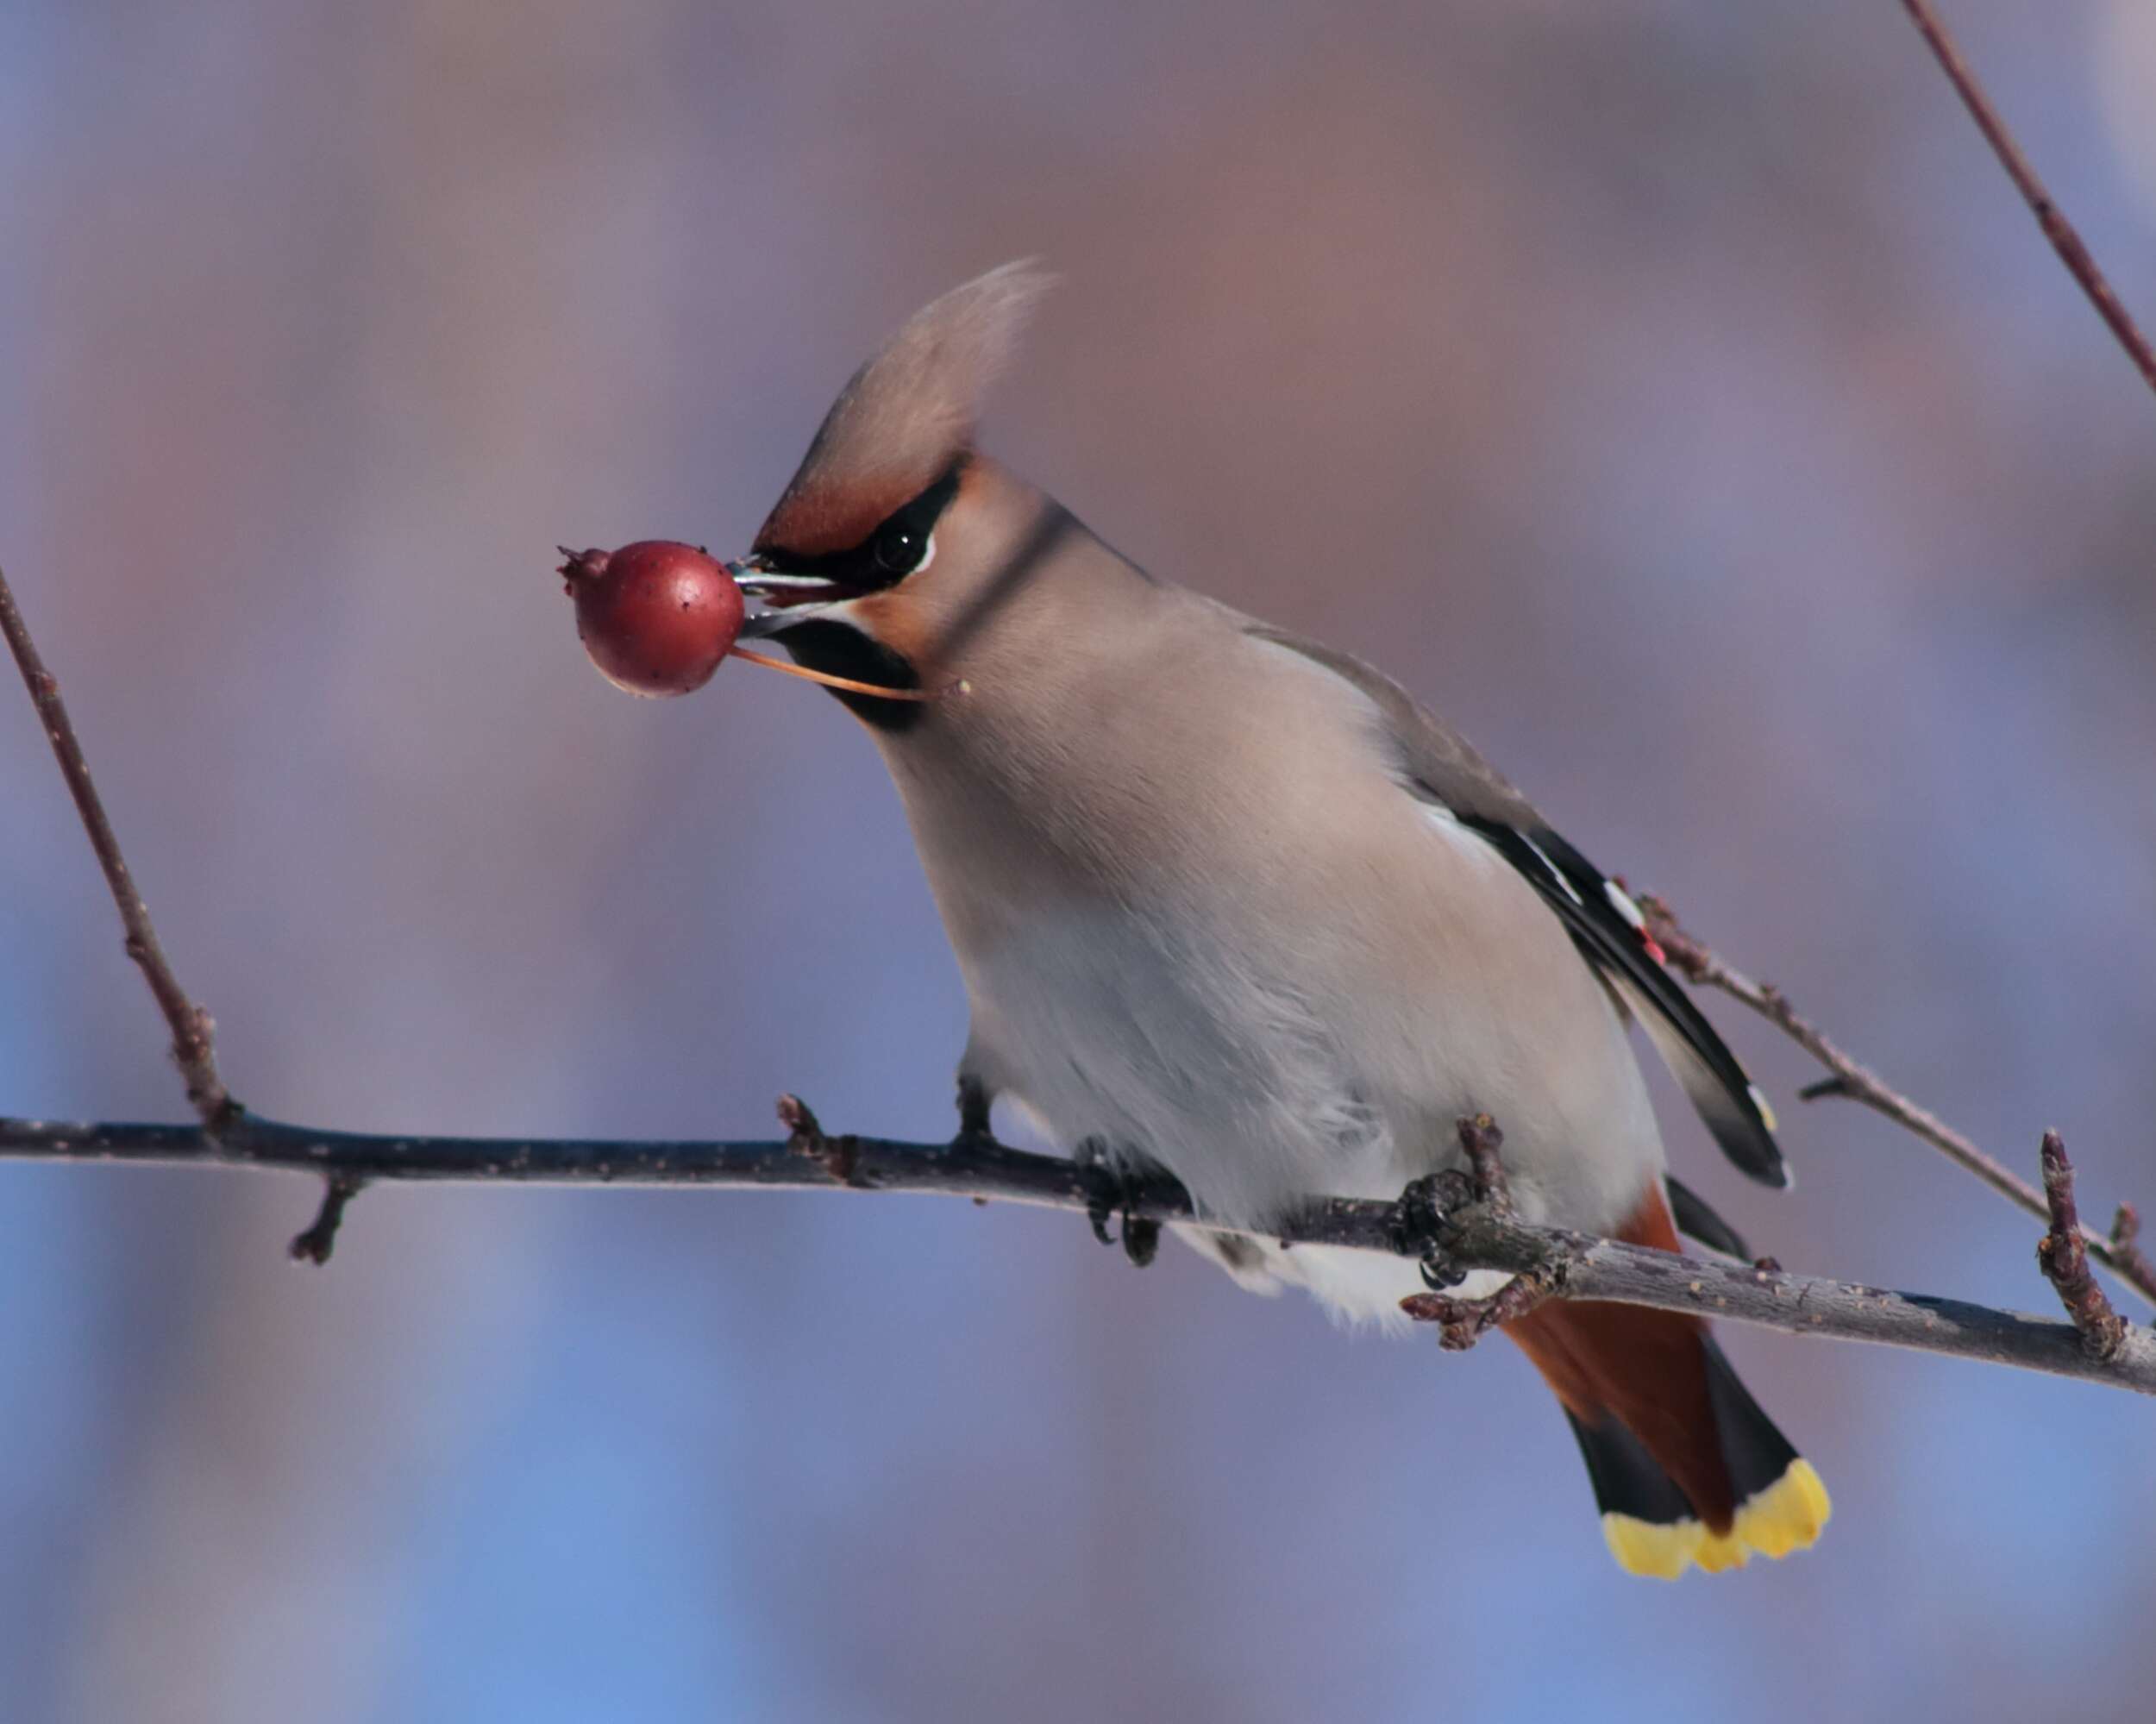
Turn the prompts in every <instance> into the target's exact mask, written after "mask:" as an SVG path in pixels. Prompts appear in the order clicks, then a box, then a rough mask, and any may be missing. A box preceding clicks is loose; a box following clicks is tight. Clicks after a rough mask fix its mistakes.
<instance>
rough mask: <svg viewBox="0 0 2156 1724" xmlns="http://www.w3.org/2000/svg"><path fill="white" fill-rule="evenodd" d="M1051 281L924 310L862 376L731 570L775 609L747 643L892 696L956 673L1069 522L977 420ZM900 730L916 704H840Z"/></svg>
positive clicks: (1008, 286) (865, 698)
mask: <svg viewBox="0 0 2156 1724" xmlns="http://www.w3.org/2000/svg"><path fill="white" fill-rule="evenodd" d="M1048 282H1049V278H1048V277H1046V276H1045V275H1044V274H1043V273H1040V272H1039V271H1038V270H1037V269H1036V268H1035V267H1033V266H1031V264H1027V263H1012V264H1006V265H1005V266H1003V267H1002V268H1000V269H994V270H991V271H989V273H987V274H986V275H983V276H980V277H977V278H976V279H974V280H972V281H969V282H968V283H966V284H965V285H963V286H962V287H957V288H954V289H953V290H952V291H951V292H949V293H946V294H944V295H943V298H940V299H937V300H935V301H933V302H932V303H931V304H928V305H927V306H925V307H924V308H923V309H922V310H919V311H918V312H916V313H915V314H914V315H913V317H912V318H910V319H909V320H908V321H907V322H906V324H905V326H904V327H903V328H901V329H899V332H898V333H897V334H896V335H893V337H892V338H891V340H890V341H889V342H887V343H886V345H885V346H884V348H883V349H882V351H881V352H880V353H879V354H876V356H875V357H874V358H873V359H871V360H869V361H868V363H867V364H866V365H864V366H862V367H861V369H860V370H859V371H857V372H856V373H854V376H853V379H852V380H851V381H850V382H849V383H848V384H847V386H845V388H844V389H843V390H842V391H841V392H840V393H839V397H838V399H837V401H835V402H834V403H833V404H831V408H830V412H828V413H827V414H825V415H824V423H823V425H822V426H821V427H820V428H819V429H818V431H817V433H816V437H815V440H814V441H813V442H812V443H811V444H810V445H809V450H808V454H807V455H805V456H804V457H803V458H802V461H801V465H800V467H799V471H797V472H796V473H794V475H793V480H792V481H791V482H790V483H788V485H787V488H786V491H785V492H784V494H783V495H782V496H780V498H779V501H778V505H777V506H776V507H775V508H774V509H773V510H772V511H771V514H770V516H769V517H768V519H767V520H766V521H765V522H764V523H763V526H762V529H761V530H760V531H759V532H758V533H757V535H756V537H755V546H754V548H753V549H752V550H751V551H750V553H749V555H748V556H747V557H745V558H743V560H742V561H739V562H737V563H735V564H732V565H730V567H731V569H732V572H733V574H734V576H735V578H736V580H738V581H739V582H740V583H741V586H742V589H743V591H744V592H747V593H749V595H750V596H751V597H752V598H755V599H759V600H761V603H762V605H764V607H765V609H764V610H763V611H762V612H761V614H760V615H759V616H757V617H755V618H752V619H751V620H750V622H749V627H748V629H747V630H745V631H744V632H746V633H748V634H749V635H751V636H768V637H769V638H771V639H773V640H775V641H777V642H778V643H780V644H781V645H783V646H784V647H785V648H786V649H787V651H788V652H790V653H791V654H792V655H793V657H794V658H795V659H796V660H797V661H799V662H800V663H802V664H804V665H806V666H808V667H809V668H812V669H815V670H822V671H828V672H830V673H832V674H837V675H840V676H846V677H851V678H854V679H856V680H860V681H862V682H869V683H874V684H878V685H880V686H886V687H899V688H922V687H934V686H937V684H938V682H939V681H942V682H950V681H952V680H955V679H956V678H958V677H960V676H961V675H962V674H963V664H964V655H965V649H966V646H967V644H968V641H969V640H970V639H971V638H972V637H973V636H975V635H976V634H977V633H978V632H979V630H981V628H982V627H984V626H985V625H986V624H987V623H988V622H989V621H990V620H991V618H992V617H993V613H994V612H995V611H997V610H998V609H999V608H1000V607H1004V606H1006V605H1012V604H1014V603H1016V602H1017V601H1018V588H1019V587H1021V586H1024V585H1025V583H1026V581H1027V580H1029V578H1030V577H1031V574H1033V573H1034V572H1035V571H1036V570H1037V566H1038V565H1039V563H1040V562H1041V561H1043V560H1044V558H1045V557H1046V556H1047V555H1049V554H1050V551H1051V550H1052V549H1054V542H1055V541H1056V539H1057V538H1058V537H1059V536H1061V534H1062V531H1063V530H1065V529H1066V526H1067V523H1069V517H1067V516H1065V515H1063V514H1062V511H1061V510H1059V509H1058V508H1056V505H1054V504H1053V503H1052V502H1050V500H1049V499H1048V498H1044V497H1043V496H1042V495H1041V493H1039V492H1037V491H1035V490H1034V489H1033V488H1032V487H1031V486H1028V485H1026V484H1025V482H1024V481H1023V480H1019V479H1018V478H1017V477H1015V476H1014V475H1013V474H1012V473H1010V472H1009V471H1008V470H1007V469H1006V468H1004V467H1000V466H999V465H998V464H997V463H996V462H995V461H993V460H991V459H990V458H988V457H987V456H986V455H982V454H981V453H980V451H979V449H978V448H976V446H975V436H976V432H977V429H978V425H979V420H980V411H981V401H982V398H983V397H984V396H985V395H986V393H987V388H988V386H989V385H990V384H991V383H992V382H993V380H994V378H995V376H996V374H997V373H998V372H999V371H1000V370H1001V368H1002V367H1003V365H1004V363H1005V361H1006V360H1007V359H1008V357H1009V356H1010V354H1011V352H1012V348H1013V347H1014V346H1015V344H1016V342H1017V340H1018V334H1019V332H1020V330H1021V329H1022V328H1023V327H1024V324H1025V319H1026V317H1027V314H1028V313H1029V312H1030V311H1031V309H1032V306H1033V304H1034V303H1035V302H1036V301H1037V299H1038V298H1039V297H1040V295H1041V293H1042V292H1043V290H1044V288H1045V287H1046V286H1047V285H1048ZM839 699H843V700H844V701H845V702H846V704H847V705H849V706H850V707H852V708H853V710H854V711H855V712H856V713H857V714H858V715H859V716H861V717H862V718H864V719H865V720H867V721H868V723H869V724H874V725H875V726H877V727H878V728H879V729H883V730H905V729H907V728H910V727H911V726H912V725H913V724H918V723H919V722H920V721H921V719H922V718H924V716H925V710H924V705H923V704H921V703H912V702H902V701H896V700H887V699H878V698H876V697H874V696H873V695H863V694H854V693H843V694H841V695H840V696H839Z"/></svg>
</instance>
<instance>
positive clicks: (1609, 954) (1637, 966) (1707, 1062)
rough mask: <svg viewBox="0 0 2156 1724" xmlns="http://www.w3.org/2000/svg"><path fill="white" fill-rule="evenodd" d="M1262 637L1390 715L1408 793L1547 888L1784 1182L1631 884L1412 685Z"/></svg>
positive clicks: (1763, 1126)
mask: <svg viewBox="0 0 2156 1724" xmlns="http://www.w3.org/2000/svg"><path fill="white" fill-rule="evenodd" d="M1249 632H1250V634H1251V635H1252V636H1255V637H1256V638H1257V639H1259V640H1262V641H1268V642H1270V643H1272V644H1274V645H1275V646H1280V647H1285V648H1287V649H1288V650H1289V651H1291V652H1296V653H1300V654H1301V655H1303V656H1304V657H1305V658H1307V659H1309V660H1311V661H1313V662H1314V663H1316V664H1319V665H1321V666H1323V667H1324V668H1326V669H1327V670H1329V671H1331V672H1332V673H1333V674H1335V675H1336V676H1338V677H1340V678H1341V679H1343V680H1344V681H1346V682H1348V683H1350V684H1351V685H1353V686H1354V687H1355V688H1356V689H1357V690H1358V691H1360V692H1361V693H1363V695H1364V696H1365V697H1366V698H1368V699H1369V701H1370V702H1371V704H1372V705H1375V706H1376V708H1377V710H1378V712H1379V713H1380V715H1381V716H1382V718H1383V719H1384V722H1385V725H1386V729H1387V731H1388V735H1389V736H1390V737H1391V739H1392V742H1393V744H1394V746H1395V748H1396V749H1398V751H1399V756H1400V768H1401V774H1402V778H1403V781H1404V783H1405V784H1406V787H1407V790H1408V791H1409V793H1411V794H1413V795H1415V796H1418V797H1420V798H1422V799H1425V800H1427V801H1430V802H1433V803H1435V804H1437V805H1438V806H1441V807H1443V808H1445V809H1446V810H1448V811H1450V812H1451V814H1452V815H1453V816H1454V817H1455V818H1457V820H1458V821H1459V822H1460V824H1462V825H1463V826H1464V827H1466V828H1467V829H1468V830H1469V831H1472V832H1474V833H1476V835H1478V836H1479V837H1482V839H1483V840H1484V842H1486V843H1488V844H1489V846H1490V848H1491V849H1494V850H1495V851H1496V852H1497V854H1498V855H1499V856H1502V857H1503V858H1504V859H1505V860H1506V861H1507V862H1510V863H1511V864H1512V866H1513V867H1514V869H1515V870H1517V871H1518V872H1519V874H1520V875H1521V876H1522V877H1523V878H1524V879H1525V880H1526V881H1527V883H1528V884H1529V885H1530V886H1532V887H1534V889H1535V890H1536V892H1537V893H1540V894H1541V897H1542V900H1543V902H1544V903H1545V904H1547V905H1548V906H1550V908H1551V910H1553V911H1554V912H1556V913H1557V918H1558V919H1559V920H1560V921H1562V922H1563V923H1564V926H1565V930H1566V931H1567V932H1569V933H1570V935H1571V936H1572V942H1573V943H1574V944H1575V945H1576V946H1577V947H1578V948H1579V950H1580V951H1581V953H1582V955H1583V956H1585V958H1586V959H1587V961H1588V962H1589V963H1590V964H1592V965H1593V966H1594V967H1595V969H1596V971H1597V972H1599V973H1600V974H1601V976H1602V977H1603V978H1604V980H1605V981H1608V983H1609V985H1610V986H1611V987H1613V988H1614V990H1615V991H1616V993H1617V994H1618V996H1619V997H1620V999H1622V1000H1623V1001H1624V1002H1625V1004H1626V1006H1628V1007H1630V1008H1631V1010H1632V1011H1633V1013H1634V1015H1636V1016H1637V1017H1638V1018H1639V1021H1640V1024H1641V1025H1642V1027H1644V1028H1645V1031H1646V1032H1647V1037H1648V1039H1649V1040H1650V1041H1651V1042H1652V1043H1653V1044H1654V1046H1655V1051H1656V1052H1658V1054H1660V1055H1661V1056H1662V1059H1663V1062H1664V1063H1665V1064H1666V1065H1668V1067H1669V1068H1670V1072H1671V1073H1672V1074H1673V1075H1675V1076H1676V1078H1677V1081H1678V1083H1679V1084H1681V1085H1682V1086H1683V1089H1684V1093H1685V1094H1686V1095H1687V1096H1688V1097H1689V1098H1690V1100H1691V1103H1692V1106H1694V1107H1695V1108H1697V1109H1698V1110H1699V1115H1700V1118H1701V1119H1704V1120H1705V1121H1706V1122H1707V1129H1708V1131H1709V1132H1712V1133H1713V1134H1714V1141H1715V1142H1716V1143H1717V1144H1720V1145H1721V1149H1722V1153H1723V1154H1724V1155H1726V1156H1727V1157H1729V1159H1730V1160H1731V1161H1733V1162H1734V1163H1736V1164H1737V1165H1738V1167H1739V1168H1740V1169H1743V1170H1744V1171H1745V1173H1746V1174H1749V1175H1751V1176H1752V1178H1753V1179H1756V1180H1758V1182H1760V1183H1761V1184H1763V1185H1774V1186H1785V1185H1787V1184H1788V1183H1789V1169H1788V1168H1787V1166H1786V1165H1785V1164H1784V1163H1783V1159H1782V1151H1781V1150H1780V1149H1779V1148H1778V1147H1777V1144H1776V1143H1775V1141H1774V1116H1773V1114H1772V1113H1771V1111H1770V1110H1769V1108H1768V1106H1767V1104H1766V1099H1765V1098H1764V1096H1762V1095H1761V1094H1759V1090H1758V1086H1757V1085H1755V1084H1754V1083H1753V1082H1752V1080H1751V1079H1750V1078H1749V1077H1747V1076H1746V1075H1745V1069H1744V1068H1743V1067H1742V1066H1740V1065H1739V1064H1738V1063H1737V1057H1736V1056H1735V1055H1734V1054H1733V1053H1731V1052H1730V1051H1729V1049H1728V1047H1727V1044H1725V1043H1724V1042H1723V1041H1722V1038H1720V1036H1719V1035H1718V1034H1716V1033H1715V1031H1714V1025H1711V1024H1709V1023H1708V1021H1707V1019H1706V1018H1705V1017H1704V1016H1703V1015H1702V1013H1701V1012H1700V1009H1699V1007H1698V1006H1695V1005H1694V1004H1693V1003H1692V1000H1691V996H1690V995H1689V994H1687V993H1686V992H1685V991H1684V989H1683V987H1682V986H1681V985H1680V984H1679V983H1678V981H1677V978H1676V977H1675V976H1673V975H1670V972H1669V971H1668V970H1667V969H1665V968H1664V962H1663V954H1662V949H1661V948H1660V947H1659V946H1658V945H1657V944H1656V943H1655V941H1654V938H1653V937H1652V936H1651V934H1649V933H1648V931H1647V927H1646V923H1645V919H1644V918H1642V917H1641V915H1640V913H1639V906H1637V905H1635V904H1634V903H1633V901H1632V900H1631V898H1630V897H1628V896H1627V895H1626V892H1625V889H1624V888H1623V887H1621V886H1620V885H1619V884H1618V883H1617V882H1616V881H1614V880H1612V879H1611V878H1610V877H1609V876H1608V875H1605V874H1603V873H1602V872H1601V869H1599V868H1596V867H1595V865H1594V864H1593V863H1592V862H1589V861H1588V859H1587V858H1586V857H1585V856H1582V855H1581V854H1580V853H1579V851H1578V850H1576V849H1574V848H1573V847H1572V846H1571V845H1570V844H1569V843H1566V842H1565V841H1564V838H1563V837H1560V836H1559V835H1558V834H1557V832H1555V831H1552V830H1551V827H1550V826H1549V825H1548V824H1546V823H1545V821H1544V820H1543V818H1542V817H1541V816H1540V815H1539V814H1538V813H1537V812H1535V809H1534V805H1533V804H1532V803H1531V802H1529V801H1528V800H1527V799H1526V797H1524V796H1522V795H1521V794H1520V793H1519V792H1518V791H1517V790H1515V789H1514V788H1513V787H1512V786H1511V785H1510V784H1508V783H1507V781H1505V779H1504V778H1503V777H1502V776H1501V774H1499V773H1498V772H1497V770H1496V769H1495V768H1493V767H1492V766H1491V765H1490V764H1489V762H1487V761H1485V760H1484V759H1483V758H1482V755H1479V754H1477V753H1476V751H1475V749H1473V747H1472V746H1470V744H1469V743H1467V742H1466V741H1465V740H1464V739H1463V738H1462V737H1459V736H1457V735H1456V734H1455V733H1454V732H1453V731H1451V730H1449V729H1447V728H1446V727H1445V725H1444V724H1441V723H1439V722H1438V719H1437V718H1434V717H1432V715H1431V714H1430V713H1429V712H1426V711H1424V710H1423V708H1422V707H1420V706H1419V705H1416V703H1415V701H1414V700H1413V698H1412V697H1411V696H1410V695H1409V694H1408V693H1407V691H1406V690H1405V689H1403V688H1401V686H1400V685H1399V684H1397V683H1395V682H1394V681H1393V680H1391V679H1390V678H1389V677H1387V676H1385V675H1384V674H1382V673H1381V672H1379V671H1376V670H1374V669H1372V668H1370V667H1369V665H1367V664H1365V663H1363V661H1362V660H1360V659H1358V658H1355V657H1353V656H1351V655H1349V654H1347V653H1342V652H1336V651H1334V650H1333V649H1332V648H1330V647H1326V646H1321V645H1319V643H1316V642H1314V641H1306V640H1304V639H1302V638H1301V637H1300V636H1295V635H1291V634H1288V633H1285V632H1283V631H1282V630H1277V629H1271V628H1268V627H1265V626H1263V624H1254V625H1251V626H1250V630H1249Z"/></svg>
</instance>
